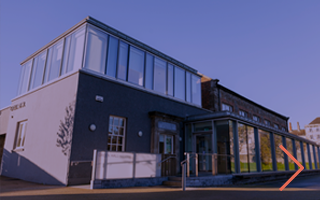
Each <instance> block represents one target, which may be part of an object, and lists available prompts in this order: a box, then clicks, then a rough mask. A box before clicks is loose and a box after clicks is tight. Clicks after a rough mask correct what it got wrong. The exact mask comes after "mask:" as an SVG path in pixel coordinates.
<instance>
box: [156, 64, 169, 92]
mask: <svg viewBox="0 0 320 200" xmlns="http://www.w3.org/2000/svg"><path fill="white" fill-rule="evenodd" d="M166 83H167V67H166V62H165V61H163V60H161V59H159V58H155V59H154V86H153V88H154V90H155V91H157V92H160V93H162V94H165V93H166Z"/></svg>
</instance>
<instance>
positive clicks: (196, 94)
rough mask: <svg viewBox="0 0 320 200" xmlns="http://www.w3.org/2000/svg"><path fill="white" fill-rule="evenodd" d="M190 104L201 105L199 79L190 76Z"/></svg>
mask: <svg viewBox="0 0 320 200" xmlns="http://www.w3.org/2000/svg"><path fill="white" fill-rule="evenodd" d="M191 87H192V88H191V91H192V94H191V95H192V103H194V104H197V105H201V79H200V77H198V76H196V75H193V74H192V75H191Z"/></svg>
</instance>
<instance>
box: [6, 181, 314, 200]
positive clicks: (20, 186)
mask: <svg viewBox="0 0 320 200" xmlns="http://www.w3.org/2000/svg"><path fill="white" fill-rule="evenodd" d="M284 183H285V180H284V181H276V182H268V183H260V184H255V185H245V186H236V187H208V188H187V190H186V191H182V190H181V188H167V187H163V186H157V187H134V188H117V189H95V190H90V189H89V185H80V186H69V187H64V186H50V185H41V184H36V183H31V182H27V181H22V180H18V179H13V178H8V177H3V176H1V177H0V199H1V200H5V199H10V200H11V199H23V200H29V199H36V200H37V199H46V200H47V199H48V200H51V199H55V200H56V199H71V200H72V199H77V200H78V199H79V200H82V199H108V200H109V199H117V200H122V199H130V200H144V199H145V200H149V199H160V200H170V199H174V200H180V199H181V200H182V199H183V200H189V199H200V200H202V199H203V200H204V199H210V200H222V199H223V200H228V199H230V200H233V199H236V200H242V199H245V200H251V199H252V200H267V199H272V200H277V199H280V200H287V199H291V200H299V199H303V200H309V199H310V200H320V175H318V176H310V177H300V178H299V177H297V178H296V179H294V180H293V181H292V182H291V183H290V184H289V185H288V187H287V188H285V189H284V190H283V191H279V188H280V187H281V186H282V185H283V184H284Z"/></svg>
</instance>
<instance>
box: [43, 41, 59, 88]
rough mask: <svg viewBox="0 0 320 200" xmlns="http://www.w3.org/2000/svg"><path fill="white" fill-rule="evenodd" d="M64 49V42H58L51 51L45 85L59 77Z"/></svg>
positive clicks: (49, 52)
mask: <svg viewBox="0 0 320 200" xmlns="http://www.w3.org/2000/svg"><path fill="white" fill-rule="evenodd" d="M62 49H63V41H60V42H58V43H57V44H55V45H54V46H53V47H51V48H50V49H49V51H48V58H47V64H46V72H45V79H44V83H46V82H48V81H51V80H53V79H55V78H57V77H59V73H60V65H61V59H62Z"/></svg>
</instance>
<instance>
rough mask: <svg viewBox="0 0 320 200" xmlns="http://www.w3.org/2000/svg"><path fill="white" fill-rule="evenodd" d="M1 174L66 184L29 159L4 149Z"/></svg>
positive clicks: (35, 180) (39, 181) (37, 181)
mask: <svg viewBox="0 0 320 200" xmlns="http://www.w3.org/2000/svg"><path fill="white" fill-rule="evenodd" d="M48 159H50V158H48ZM1 175H4V176H8V177H12V178H18V179H22V180H26V181H31V182H36V183H41V184H50V185H66V184H64V183H62V182H60V181H59V180H57V179H56V178H55V177H53V176H52V175H50V174H49V173H47V172H46V171H44V170H43V169H41V168H40V167H39V166H37V165H36V164H34V163H33V162H31V161H30V160H29V159H27V158H25V157H23V156H21V155H19V154H17V153H16V152H12V153H11V152H9V151H7V150H6V149H4V150H3V156H2V165H1Z"/></svg>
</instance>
